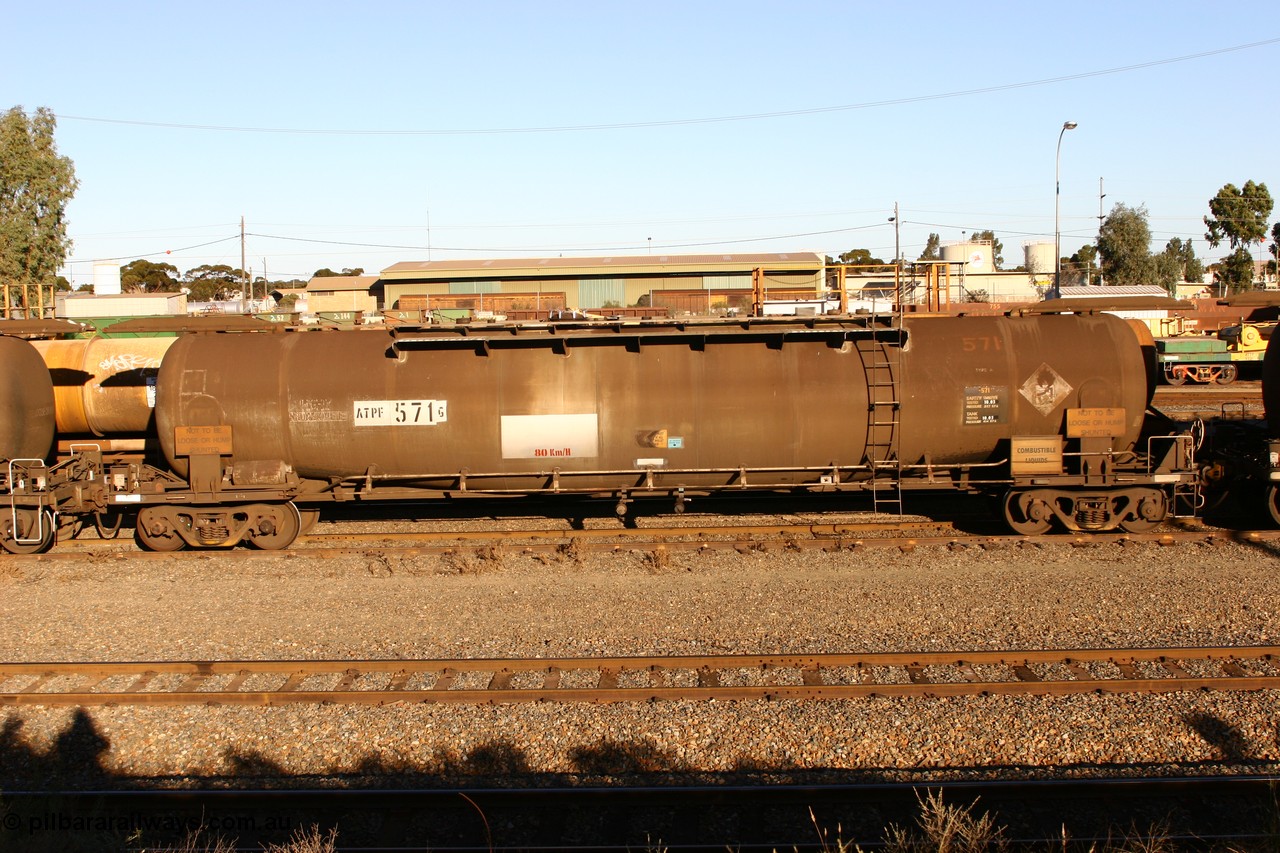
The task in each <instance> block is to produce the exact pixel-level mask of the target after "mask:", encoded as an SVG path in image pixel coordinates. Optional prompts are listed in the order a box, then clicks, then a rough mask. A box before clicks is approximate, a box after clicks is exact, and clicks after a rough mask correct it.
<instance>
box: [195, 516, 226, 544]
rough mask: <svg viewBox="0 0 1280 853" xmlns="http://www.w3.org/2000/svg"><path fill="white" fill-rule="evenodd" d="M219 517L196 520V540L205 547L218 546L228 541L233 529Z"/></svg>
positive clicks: (204, 517) (205, 517)
mask: <svg viewBox="0 0 1280 853" xmlns="http://www.w3.org/2000/svg"><path fill="white" fill-rule="evenodd" d="M220 522H222V519H221V517H220V516H218V515H207V516H203V517H200V518H198V519H197V520H196V525H195V527H196V538H198V539H199V540H200V542H201V544H203V545H218V544H221V543H223V542H226V541H227V537H229V536H230V535H231V528H230V527H228V526H227V525H226V523H225V522H222V523H220Z"/></svg>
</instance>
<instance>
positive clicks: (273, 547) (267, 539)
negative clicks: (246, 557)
mask: <svg viewBox="0 0 1280 853" xmlns="http://www.w3.org/2000/svg"><path fill="white" fill-rule="evenodd" d="M249 511H250V512H253V513H255V514H256V515H258V521H257V524H258V532H257V533H256V534H255V535H253V536H248V537H246V538H247V539H248V540H249V544H250V545H252V546H253V547H255V548H258V549H260V550H262V551H279V550H281V549H283V548H288V547H289V546H290V545H292V544H293V540H295V539H297V538H298V533H299V532H300V531H301V530H302V514H301V513H300V512H298V508H297V507H296V506H294V505H293V503H292V502H290V503H283V504H254V505H253V506H251V507H249Z"/></svg>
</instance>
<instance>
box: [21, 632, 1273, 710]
mask: <svg viewBox="0 0 1280 853" xmlns="http://www.w3.org/2000/svg"><path fill="white" fill-rule="evenodd" d="M980 670H982V671H980ZM263 679H270V680H273V683H272V684H271V685H270V686H260V685H257V684H255V685H253V686H247V682H250V680H256V681H261V680H263ZM15 680H16V681H17V682H19V683H15ZM113 680H114V682H115V683H112V682H113ZM165 680H169V681H171V682H172V683H171V684H169V685H167V686H166V685H165V684H164V683H163V682H164V681H165ZM326 680H327V683H317V682H323V681H326ZM59 681H62V682H68V681H70V682H73V683H63V684H62V685H61V687H59ZM361 681H363V682H364V683H362V684H357V682H361ZM0 687H3V692H0V706H4V705H8V706H13V705H82V706H84V705H125V704H127V705H193V704H228V705H283V704H320V703H336V704H373V705H383V704H388V703H392V702H415V703H455V704H488V703H516V702H593V703H611V702H652V701H681V700H683V701H694V700H711V699H719V700H774V699H803V700H814V699H855V698H867V697H873V696H882V697H945V696H978V695H996V694H1006V695H1008V694H1019V695H1068V694H1078V693H1175V692H1185V691H1196V690H1220V691H1254V690H1277V689H1280V646H1243V647H1234V646H1223V647H1179V648H1146V649H1069V650H1060V649H1059V650H1011V651H960V652H883V653H849V654H799V655H707V656H667V657H599V658H512V659H499V658H492V659H436V660H331V661H319V660H283V661H280V660H277V661H131V662H91V661H86V662H10V663H0Z"/></svg>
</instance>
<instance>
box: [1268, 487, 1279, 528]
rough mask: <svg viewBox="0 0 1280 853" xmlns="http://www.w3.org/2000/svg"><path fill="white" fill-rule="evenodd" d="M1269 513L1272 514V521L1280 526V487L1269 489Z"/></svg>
mask: <svg viewBox="0 0 1280 853" xmlns="http://www.w3.org/2000/svg"><path fill="white" fill-rule="evenodd" d="M1267 512H1269V513H1270V514H1271V520H1272V521H1273V522H1274V523H1275V524H1276V525H1280V486H1271V487H1269V488H1268V489H1267Z"/></svg>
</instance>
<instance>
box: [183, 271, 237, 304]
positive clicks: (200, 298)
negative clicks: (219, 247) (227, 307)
mask: <svg viewBox="0 0 1280 853" xmlns="http://www.w3.org/2000/svg"><path fill="white" fill-rule="evenodd" d="M244 279H245V275H244V271H243V270H237V269H232V268H231V267H229V266H227V265H226V264H218V265H216V266H211V265H209V264H205V265H203V266H199V267H196V268H195V269H190V270H187V272H186V275H184V276H183V280H184V281H185V282H186V286H187V288H188V290H189V292H190V296H191V298H192V299H193V300H194V301H196V302H215V301H217V300H220V299H233V298H235V297H236V296H238V295H239V294H240V293H241V288H242V287H243V286H244Z"/></svg>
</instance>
